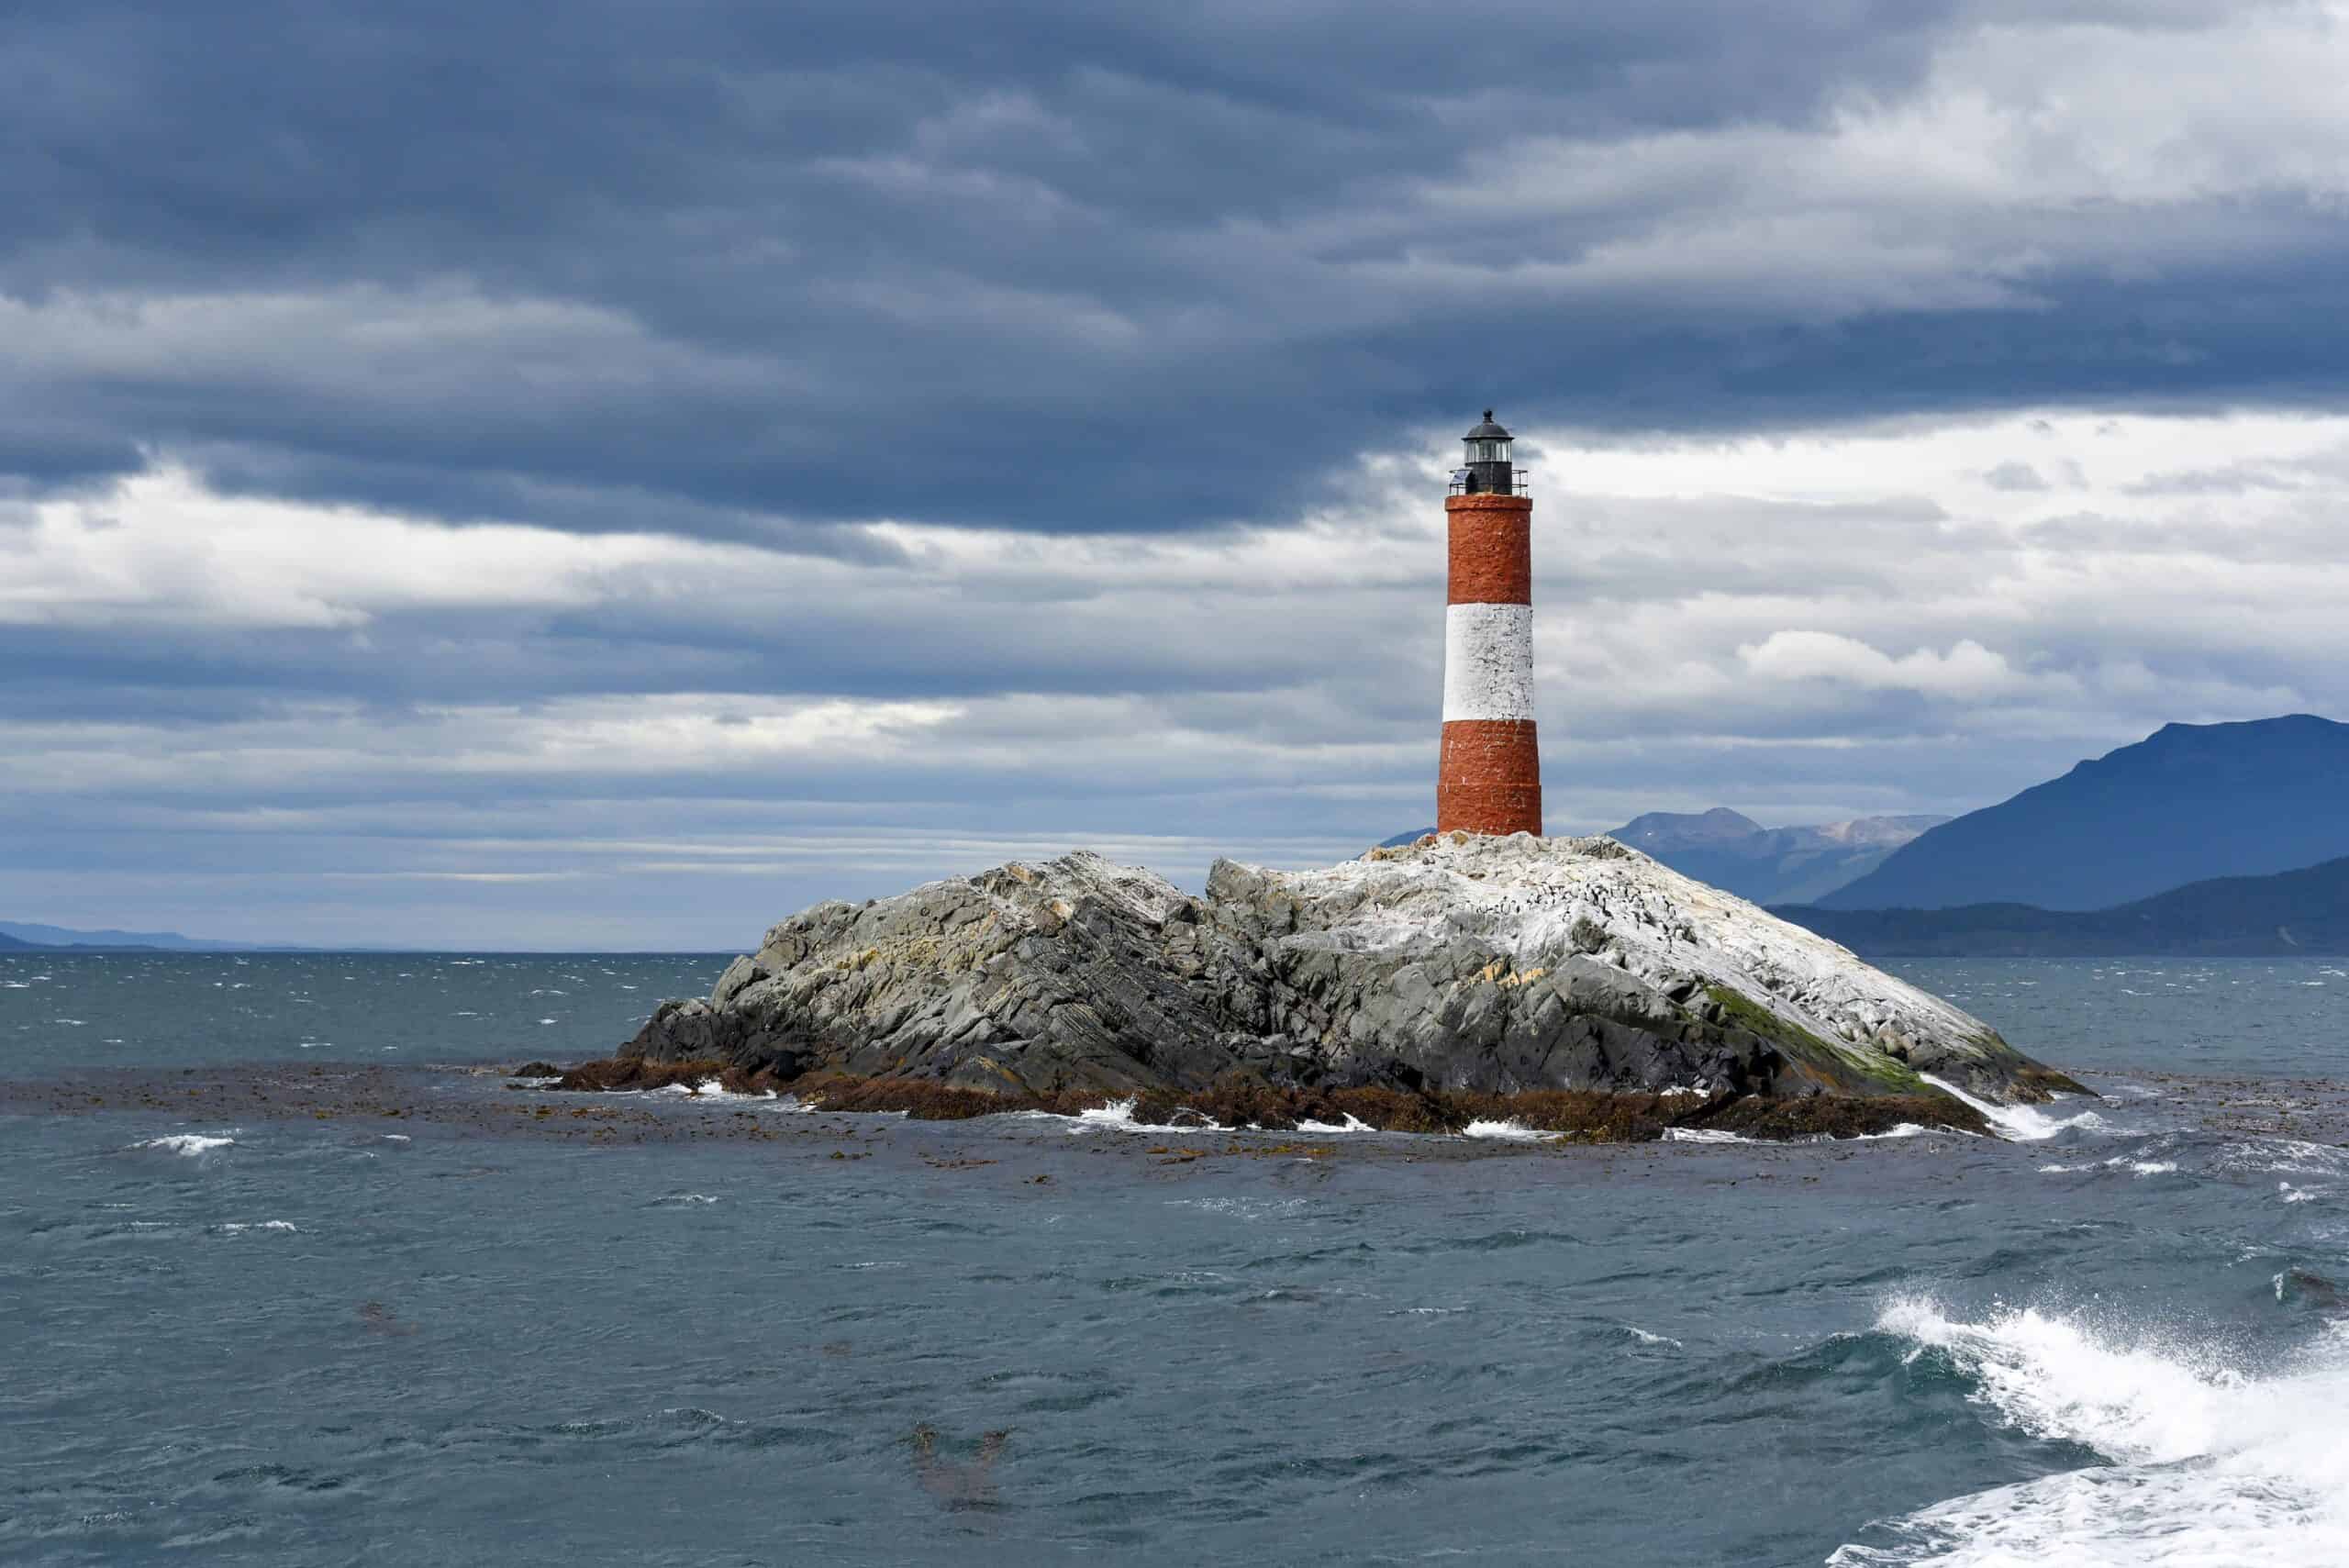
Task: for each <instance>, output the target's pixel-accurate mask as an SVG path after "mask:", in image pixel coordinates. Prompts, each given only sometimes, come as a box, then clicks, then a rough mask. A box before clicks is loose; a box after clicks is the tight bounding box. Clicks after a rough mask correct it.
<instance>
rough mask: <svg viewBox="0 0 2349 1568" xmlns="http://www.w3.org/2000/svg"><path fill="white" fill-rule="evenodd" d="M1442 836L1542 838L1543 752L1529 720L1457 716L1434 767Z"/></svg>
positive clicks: (1447, 729) (1447, 730) (1449, 725)
mask: <svg viewBox="0 0 2349 1568" xmlns="http://www.w3.org/2000/svg"><path fill="white" fill-rule="evenodd" d="M1435 827H1436V831H1437V832H1439V833H1450V832H1454V831H1458V832H1464V833H1489V834H1494V835H1503V834H1508V833H1531V834H1532V835H1533V836H1534V837H1535V838H1540V837H1541V836H1542V749H1541V746H1540V744H1539V742H1538V741H1537V740H1536V739H1535V737H1534V731H1533V721H1532V720H1531V719H1526V718H1456V719H1453V720H1451V721H1449V722H1447V723H1446V724H1445V725H1444V727H1443V754H1442V760H1441V761H1440V762H1439V763H1438V764H1437V768H1436V786H1435Z"/></svg>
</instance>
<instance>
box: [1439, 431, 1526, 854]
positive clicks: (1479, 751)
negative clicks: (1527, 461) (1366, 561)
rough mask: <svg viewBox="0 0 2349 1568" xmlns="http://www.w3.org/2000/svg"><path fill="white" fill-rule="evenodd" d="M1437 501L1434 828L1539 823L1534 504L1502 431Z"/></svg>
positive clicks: (1514, 827) (1500, 828)
mask: <svg viewBox="0 0 2349 1568" xmlns="http://www.w3.org/2000/svg"><path fill="white" fill-rule="evenodd" d="M1466 439H1467V442H1468V459H1469V461H1468V463H1467V465H1466V466H1465V467H1464V468H1462V469H1461V470H1460V471H1459V473H1457V474H1455V475H1454V477H1453V492H1454V493H1453V495H1449V496H1447V497H1446V498H1445V500H1444V503H1443V509H1444V514H1445V521H1446V523H1447V524H1448V525H1449V532H1450V535H1451V539H1450V554H1451V574H1450V575H1451V591H1450V593H1449V595H1448V596H1447V598H1448V602H1447V605H1446V607H1445V610H1444V637H1443V751H1442V761H1441V762H1440V763H1439V764H1438V768H1437V774H1436V788H1435V824H1436V831H1438V832H1440V833H1449V832H1452V831H1453V830H1454V829H1462V830H1464V831H1467V832H1470V833H1495V834H1505V833H1531V834H1534V835H1536V836H1539V835H1540V833H1541V831H1542V751H1541V746H1540V744H1539V742H1538V741H1537V740H1536V738H1535V735H1534V728H1533V502H1532V499H1531V497H1530V496H1527V495H1521V494H1519V491H1520V485H1519V484H1518V481H1517V477H1516V471H1515V470H1514V468H1512V467H1511V465H1510V462H1509V434H1508V431H1507V430H1504V429H1502V428H1501V427H1500V426H1498V425H1497V424H1495V423H1494V422H1493V416H1492V414H1491V412H1490V411H1489V410H1487V411H1486V415H1485V422H1484V423H1483V424H1481V425H1479V426H1477V427H1476V428H1475V429H1474V430H1471V431H1470V432H1469V433H1468V435H1467V437H1466Z"/></svg>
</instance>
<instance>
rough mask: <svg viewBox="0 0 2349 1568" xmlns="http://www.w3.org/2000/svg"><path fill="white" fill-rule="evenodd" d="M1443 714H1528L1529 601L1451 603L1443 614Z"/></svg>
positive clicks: (1530, 698) (1530, 690)
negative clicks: (1476, 603) (1516, 602)
mask: <svg viewBox="0 0 2349 1568" xmlns="http://www.w3.org/2000/svg"><path fill="white" fill-rule="evenodd" d="M1443 717H1444V721H1445V722H1446V723H1450V722H1452V721H1453V720H1454V719H1462V718H1531V717H1533V606H1531V605H1453V606H1449V607H1447V608H1446V609H1445V611H1444V614H1443Z"/></svg>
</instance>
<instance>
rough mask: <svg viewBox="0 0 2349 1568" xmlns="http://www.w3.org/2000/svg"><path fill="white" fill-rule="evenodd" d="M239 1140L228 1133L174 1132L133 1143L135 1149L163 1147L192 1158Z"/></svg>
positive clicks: (226, 1146)
mask: <svg viewBox="0 0 2349 1568" xmlns="http://www.w3.org/2000/svg"><path fill="white" fill-rule="evenodd" d="M236 1141H237V1140H235V1139H233V1138H231V1137H229V1136H228V1134H227V1133H225V1132H222V1133H212V1132H174V1133H172V1134H170V1135H168V1136H166V1137H162V1138H150V1139H145V1140H141V1141H139V1142H137V1143H134V1144H132V1145H131V1147H132V1148H133V1149H162V1150H167V1151H170V1152H172V1153H173V1154H184V1155H186V1156H188V1157H189V1158H190V1159H194V1158H195V1157H196V1156H197V1155H201V1154H209V1153H211V1152H212V1151H214V1150H216V1149H226V1148H228V1146H229V1145H231V1144H233V1143H235V1142H236Z"/></svg>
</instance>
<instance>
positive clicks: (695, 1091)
mask: <svg viewBox="0 0 2349 1568" xmlns="http://www.w3.org/2000/svg"><path fill="white" fill-rule="evenodd" d="M652 1092H653V1093H654V1094H656V1095H685V1097H687V1098H688V1099H695V1100H701V1101H706V1102H708V1103H711V1104H717V1105H745V1104H748V1103H749V1102H751V1101H752V1100H774V1099H780V1098H782V1096H781V1095H778V1094H776V1093H775V1091H774V1090H773V1089H762V1090H761V1091H760V1092H759V1093H757V1094H755V1095H738V1094H736V1093H734V1092H733V1091H732V1090H731V1089H729V1088H728V1087H727V1086H726V1085H725V1084H722V1083H720V1082H718V1080H717V1079H715V1078H705V1079H703V1080H702V1081H701V1082H700V1083H698V1084H665V1085H663V1086H662V1087H661V1088H658V1089H655V1090H653V1091H652Z"/></svg>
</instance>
